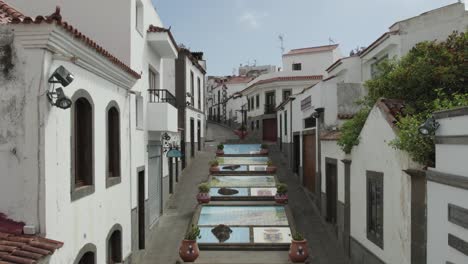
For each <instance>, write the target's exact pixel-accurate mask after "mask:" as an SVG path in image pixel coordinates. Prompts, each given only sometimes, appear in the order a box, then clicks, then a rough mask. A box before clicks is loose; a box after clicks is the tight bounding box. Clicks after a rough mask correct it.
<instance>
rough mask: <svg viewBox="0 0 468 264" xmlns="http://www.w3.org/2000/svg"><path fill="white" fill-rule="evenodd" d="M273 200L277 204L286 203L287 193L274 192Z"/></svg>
mask: <svg viewBox="0 0 468 264" xmlns="http://www.w3.org/2000/svg"><path fill="white" fill-rule="evenodd" d="M275 201H276V203H278V204H287V203H288V194H276V195H275Z"/></svg>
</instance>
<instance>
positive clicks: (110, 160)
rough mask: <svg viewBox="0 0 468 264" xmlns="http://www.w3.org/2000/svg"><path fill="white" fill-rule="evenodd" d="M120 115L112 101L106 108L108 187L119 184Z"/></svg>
mask: <svg viewBox="0 0 468 264" xmlns="http://www.w3.org/2000/svg"><path fill="white" fill-rule="evenodd" d="M120 176H121V171H120V113H119V109H118V107H117V104H116V103H115V102H114V101H113V102H111V103H110V104H109V106H108V107H107V183H106V186H107V187H110V186H112V185H115V184H117V183H119V182H120Z"/></svg>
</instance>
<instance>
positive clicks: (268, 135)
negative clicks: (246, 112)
mask: <svg viewBox="0 0 468 264" xmlns="http://www.w3.org/2000/svg"><path fill="white" fill-rule="evenodd" d="M277 129H278V127H277V124H276V118H271V119H263V140H264V141H270V142H276V140H277Z"/></svg>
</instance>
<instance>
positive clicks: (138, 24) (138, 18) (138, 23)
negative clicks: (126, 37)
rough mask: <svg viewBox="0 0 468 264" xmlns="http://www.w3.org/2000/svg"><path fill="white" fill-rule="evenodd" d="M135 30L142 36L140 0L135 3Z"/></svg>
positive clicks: (141, 4) (141, 7)
mask: <svg viewBox="0 0 468 264" xmlns="http://www.w3.org/2000/svg"><path fill="white" fill-rule="evenodd" d="M135 28H136V30H137V31H138V32H139V33H140V35H143V3H142V2H141V1H140V0H138V1H137V2H136V11H135Z"/></svg>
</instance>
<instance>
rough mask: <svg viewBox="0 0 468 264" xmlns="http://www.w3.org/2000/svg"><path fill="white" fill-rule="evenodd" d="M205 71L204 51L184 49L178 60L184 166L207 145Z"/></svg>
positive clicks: (177, 75) (177, 91)
mask: <svg viewBox="0 0 468 264" xmlns="http://www.w3.org/2000/svg"><path fill="white" fill-rule="evenodd" d="M205 74H206V62H205V61H204V59H203V53H202V52H191V51H189V50H188V49H184V48H183V49H180V52H179V57H178V58H177V60H176V98H177V107H178V110H179V123H178V126H179V129H181V137H182V142H181V150H182V153H184V156H183V158H182V168H185V167H186V166H187V165H188V164H189V162H190V160H191V159H193V158H194V157H195V154H196V153H197V152H199V151H202V150H204V148H205V147H204V146H205V127H206V126H205V122H206V117H205V103H204V102H205V89H204V87H205Z"/></svg>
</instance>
